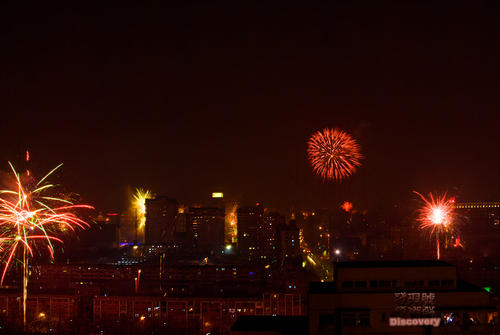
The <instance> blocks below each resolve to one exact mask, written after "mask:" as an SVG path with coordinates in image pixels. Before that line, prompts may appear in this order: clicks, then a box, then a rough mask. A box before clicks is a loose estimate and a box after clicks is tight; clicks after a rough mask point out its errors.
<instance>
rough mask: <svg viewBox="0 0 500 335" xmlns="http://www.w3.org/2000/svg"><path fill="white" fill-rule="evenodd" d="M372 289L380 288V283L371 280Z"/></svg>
mask: <svg viewBox="0 0 500 335" xmlns="http://www.w3.org/2000/svg"><path fill="white" fill-rule="evenodd" d="M370 287H378V281H376V280H370Z"/></svg>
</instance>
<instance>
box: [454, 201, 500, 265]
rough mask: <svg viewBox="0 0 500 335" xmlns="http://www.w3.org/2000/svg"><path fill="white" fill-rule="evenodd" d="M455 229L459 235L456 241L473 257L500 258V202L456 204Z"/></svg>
mask: <svg viewBox="0 0 500 335" xmlns="http://www.w3.org/2000/svg"><path fill="white" fill-rule="evenodd" d="M453 207H454V210H455V213H456V215H455V223H454V225H455V227H459V228H460V229H459V231H460V232H461V233H462V234H458V235H457V236H456V238H459V239H460V241H455V242H456V243H457V244H459V243H461V244H464V245H465V246H466V250H467V253H468V254H469V255H470V256H471V257H474V256H476V257H488V256H489V257H492V258H495V257H496V256H500V251H499V248H498V240H499V239H500V202H468V203H465V202H463V203H454V205H453Z"/></svg>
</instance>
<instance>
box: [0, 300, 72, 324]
mask: <svg viewBox="0 0 500 335" xmlns="http://www.w3.org/2000/svg"><path fill="white" fill-rule="evenodd" d="M21 304H22V299H21V296H20V294H19V293H17V292H9V290H1V291H0V318H1V319H2V321H3V323H2V331H4V330H5V325H6V323H7V324H9V323H10V324H15V323H16V322H20V321H21V322H22V317H20V313H21V311H22V307H21ZM77 318H78V297H77V296H76V295H73V294H42V293H31V294H30V295H29V297H28V303H27V321H28V324H29V330H30V333H38V334H40V333H48V332H49V331H48V330H49V328H53V329H57V331H56V332H57V333H59V332H65V333H69V330H70V329H71V328H70V327H72V326H73V327H74V326H75V325H76V324H77V323H78V320H77ZM5 321H7V322H5ZM49 325H51V327H49ZM53 329H51V332H53ZM7 333H8V332H7Z"/></svg>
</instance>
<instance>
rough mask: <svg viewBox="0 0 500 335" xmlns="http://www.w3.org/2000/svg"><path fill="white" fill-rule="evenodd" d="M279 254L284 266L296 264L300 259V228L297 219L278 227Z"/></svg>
mask: <svg viewBox="0 0 500 335" xmlns="http://www.w3.org/2000/svg"><path fill="white" fill-rule="evenodd" d="M277 228H278V229H277V230H278V234H277V235H278V239H279V251H280V252H279V255H280V261H281V264H282V266H283V265H286V264H295V263H297V262H298V261H299V260H300V241H299V228H298V227H297V224H296V222H295V220H290V222H289V223H288V224H283V223H282V224H280V225H279V226H278V227H277Z"/></svg>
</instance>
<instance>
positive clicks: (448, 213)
mask: <svg viewBox="0 0 500 335" xmlns="http://www.w3.org/2000/svg"><path fill="white" fill-rule="evenodd" d="M414 193H415V194H417V195H418V196H419V197H420V198H421V199H422V201H423V206H422V208H421V209H420V214H419V217H418V221H420V229H430V232H431V235H432V234H433V233H435V235H436V255H437V259H439V258H440V243H439V235H440V234H442V233H445V232H446V231H448V230H449V229H451V225H452V223H453V198H452V199H448V198H447V197H446V193H444V194H443V195H442V196H437V197H435V196H434V195H433V194H432V193H429V198H428V199H427V198H425V197H424V196H423V195H422V194H420V193H418V192H415V191H414Z"/></svg>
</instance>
